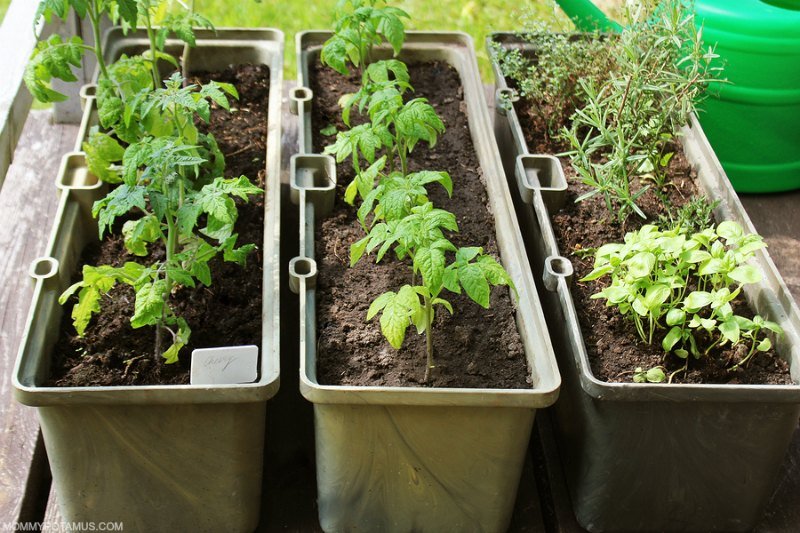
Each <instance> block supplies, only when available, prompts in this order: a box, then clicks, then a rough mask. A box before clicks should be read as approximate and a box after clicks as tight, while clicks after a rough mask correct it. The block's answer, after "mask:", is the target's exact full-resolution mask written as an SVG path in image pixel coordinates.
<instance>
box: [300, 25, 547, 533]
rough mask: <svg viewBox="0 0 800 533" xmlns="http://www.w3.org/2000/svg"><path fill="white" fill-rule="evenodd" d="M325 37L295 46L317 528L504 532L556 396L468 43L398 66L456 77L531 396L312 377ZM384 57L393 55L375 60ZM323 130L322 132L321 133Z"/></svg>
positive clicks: (411, 51)
mask: <svg viewBox="0 0 800 533" xmlns="http://www.w3.org/2000/svg"><path fill="white" fill-rule="evenodd" d="M328 37H330V33H328V32H305V33H302V34H300V35H299V36H298V38H297V49H298V59H299V61H298V63H299V67H298V70H299V85H300V87H298V88H297V89H296V90H295V91H294V93H293V95H292V99H293V101H292V107H293V110H295V111H296V112H297V113H298V114H299V122H300V128H299V130H300V131H299V142H300V152H301V153H300V155H297V156H294V158H293V160H292V173H291V174H292V194H293V199H294V201H295V203H297V204H299V206H300V248H299V249H300V251H301V256H299V257H297V258H295V259H293V260H292V262H291V264H290V265H289V269H290V279H291V284H292V289H293V290H294V291H295V292H297V293H299V295H300V388H301V392H302V394H303V395H304V396H305V397H306V398H307V399H308V400H309V401H311V402H313V403H314V420H315V433H316V458H317V486H318V504H319V517H320V522H321V524H322V528H323V529H324V530H325V531H356V530H358V531H433V532H439V531H503V530H505V529H506V528H507V527H508V523H509V521H510V518H511V513H512V509H513V506H514V501H515V497H516V490H517V486H518V483H519V478H520V473H521V468H522V463H523V461H524V458H525V453H526V450H527V446H528V440H529V437H530V430H531V426H532V424H533V420H534V415H535V413H536V409H538V408H540V407H545V406H548V405H550V404H552V403H553V402H554V401H555V399H556V397H557V395H558V389H559V385H560V377H559V374H558V369H557V367H556V365H555V359H554V357H553V354H552V347H551V344H550V339H549V336H548V334H547V328H546V325H545V321H544V317H543V315H542V311H541V306H540V304H539V299H538V296H537V294H536V289H535V286H534V283H533V279H532V277H531V274H530V267H529V265H528V259H527V257H526V255H525V252H524V247H523V243H522V239H521V236H520V233H519V229H518V226H517V223H516V219H515V217H514V208H513V205H512V203H511V197H510V195H509V191H508V188H507V186H506V183H505V180H504V178H503V169H502V165H501V163H500V160H499V156H498V153H497V147H496V145H495V142H494V137H493V136H492V132H491V123H490V121H489V116H488V113H487V111H486V104H485V99H484V94H483V86H482V85H481V82H480V78H479V77H478V73H477V68H476V62H475V55H474V50H473V47H472V42H471V39H470V38H469V37H468V36H467V35H464V34H460V33H415V32H410V33H408V34H407V39H406V44H405V46H404V48H403V51H402V52H401V54H400V59H402V60H404V61H409V60H412V61H413V60H420V59H426V60H427V59H438V60H444V61H446V62H447V63H449V64H450V65H452V66H453V67H455V68H456V70H457V71H458V72H459V74H460V76H461V81H462V84H463V86H464V100H465V104H466V109H467V114H468V116H469V124H470V129H471V134H472V140H473V143H474V144H475V147H476V150H477V152H478V156H479V160H480V163H481V167H482V168H483V171H484V175H485V177H486V186H487V188H488V193H489V194H488V196H489V198H490V202H491V206H490V208H491V210H492V212H493V213H494V215H495V217H496V223H497V236H498V242H499V246H500V251H501V256H502V260H503V264H504V266H505V267H506V269H508V271H509V273H510V274H511V277H512V278H513V280H514V283H515V284H516V286H517V289H518V291H519V300H518V302H517V304H518V311H517V324H518V327H519V331H520V333H521V336H522V339H523V342H524V344H525V348H526V354H527V358H528V365H529V368H530V369H532V376H533V386H532V388H531V389H525V390H491V389H442V388H423V387H411V388H404V387H353V386H328V385H320V384H319V383H318V382H317V378H316V348H315V346H316V308H315V297H316V294H315V289H314V285H315V279H316V275H317V271H316V263H315V261H314V228H315V224H316V221H317V220H320V219H322V218H324V217H325V216H327V214H328V212H329V211H330V209H331V206H332V205H333V195H334V187H335V179H336V176H335V165H334V163H333V160H332V159H331V158H330V157H329V156H322V155H315V154H310V152H311V131H312V129H311V128H312V124H311V114H310V112H309V110H310V106H311V105H313V96H312V94H311V91H310V90H308V89H306V88H305V87H308V85H309V78H308V71H309V68H308V65H309V64H310V62H311V61H313V60H314V59H315V58H316V57H318V54H319V50H320V48H321V45H322V43H323V42H324V41H325V40H326V39H327V38H328ZM377 53H378V54H379V55H381V56H382V57H384V56H388V51H387V50H385V49H382V50H380V51H378V52H377ZM317 127H318V126H317Z"/></svg>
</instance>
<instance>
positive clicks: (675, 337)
mask: <svg viewBox="0 0 800 533" xmlns="http://www.w3.org/2000/svg"><path fill="white" fill-rule="evenodd" d="M682 338H683V329H681V327H680V326H673V328H672V329H670V330H669V333H667V335H666V336H665V337H664V340H663V341H661V347H662V348H663V349H664V351H666V352H669V351H670V350H672V348H673V347H674V346H675V345H676V344H677V343H678V341H680V340H681V339H682Z"/></svg>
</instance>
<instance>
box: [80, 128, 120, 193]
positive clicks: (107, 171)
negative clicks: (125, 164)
mask: <svg viewBox="0 0 800 533" xmlns="http://www.w3.org/2000/svg"><path fill="white" fill-rule="evenodd" d="M82 148H83V151H84V152H85V153H86V164H87V167H88V168H89V172H91V173H92V174H94V175H95V176H96V177H97V178H98V179H99V180H100V181H103V182H106V183H119V182H121V181H122V178H121V177H120V175H119V172H118V171H116V170H114V169H112V168H111V166H112V163H118V162H120V161H122V157H123V156H124V155H125V149H124V148H123V147H122V145H120V144H119V142H117V140H116V139H114V138H113V137H111V136H110V135H107V134H105V133H101V132H98V131H96V130H95V131H92V132H91V133H90V135H89V140H88V141H86V142H84V143H83V146H82Z"/></svg>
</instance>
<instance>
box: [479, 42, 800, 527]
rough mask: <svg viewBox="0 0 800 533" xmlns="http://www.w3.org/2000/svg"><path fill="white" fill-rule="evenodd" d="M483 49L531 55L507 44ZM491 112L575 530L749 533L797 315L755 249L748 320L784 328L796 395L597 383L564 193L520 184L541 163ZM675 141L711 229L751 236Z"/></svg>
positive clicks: (776, 446)
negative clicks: (556, 225) (720, 223)
mask: <svg viewBox="0 0 800 533" xmlns="http://www.w3.org/2000/svg"><path fill="white" fill-rule="evenodd" d="M490 39H495V40H498V41H499V42H501V43H503V44H504V45H508V46H515V47H522V48H523V49H525V48H527V49H529V50H531V51H532V50H533V47H532V46H531V45H529V44H527V43H525V42H524V41H522V40H521V39H520V38H519V37H517V36H515V35H514V34H494V35H493V36H491V37H490ZM494 71H495V77H496V89H497V91H498V93H497V94H498V98H499V97H501V95H503V93H506V94H505V96H506V97H507V96H508V94H511V95H512V96H513V92H512V93H508V92H507V91H509V87H508V86H507V84H506V81H505V80H504V78H503V76H502V73H501V72H500V70H499V67H498V65H497V63H494ZM496 109H497V114H496V116H495V119H496V120H495V134H496V136H497V140H498V143H499V146H500V147H501V153H502V157H503V163H504V166H505V169H506V175H507V177H508V180H509V183H511V184H514V183H515V182H519V183H520V184H521V185H520V186H519V187H517V186H516V185H514V186H512V189H514V191H513V195H514V201H515V203H516V205H517V208H518V209H517V213H518V216H519V220H520V226H521V227H522V229H523V234H524V235H525V241H526V245H527V246H528V254H529V256H530V258H531V263H532V264H533V267H534V273H535V276H536V278H537V279H538V280H541V281H542V284H543V290H541V292H540V293H541V296H542V302H543V304H544V308H545V313H546V316H547V318H548V324H549V326H550V328H551V329H550V331H551V334H552V339H553V344H554V347H555V349H556V355H557V358H558V362H559V367H560V369H561V371H562V372H563V380H564V383H563V391H564V392H563V393H562V395H561V398H560V399H559V401H558V403H557V404H556V405H555V406H554V409H553V413H554V419H555V426H556V437H557V440H558V444H559V452H560V455H561V458H562V462H563V467H564V471H565V475H566V481H567V485H568V486H569V491H570V496H571V498H572V505H573V508H574V510H575V514H576V516H577V518H578V521H579V522H580V523H581V525H582V526H584V527H585V528H587V529H589V530H590V531H745V530H749V529H751V528H752V527H753V526H754V525H755V524H756V523H757V521H758V520H759V518H760V516H761V513H762V511H763V509H764V506H765V505H766V504H767V501H768V499H769V497H770V495H771V494H772V491H773V489H774V485H775V482H776V480H777V475H778V471H779V468H780V465H781V462H782V460H783V458H784V455H785V453H786V449H787V448H788V445H789V442H790V440H791V436H792V433H793V431H794V429H795V428H796V427H797V423H798V417H800V386H799V385H797V383H798V382H800V342H799V341H800V336H799V335H800V333H799V332H800V312H798V308H797V305H796V304H795V303H794V300H793V299H792V297H791V295H790V294H789V291H788V289H787V287H786V284H785V283H784V282H783V280H782V279H781V277H780V275H779V273H778V271H777V269H776V268H775V265H774V264H773V262H772V260H771V259H770V258H769V256H768V255H767V253H766V252H765V251H764V250H761V251H760V252H759V253H758V256H757V258H756V261H755V263H756V266H757V267H758V268H759V269H760V270H761V271H762V274H763V277H764V280H763V281H762V282H761V283H760V284H758V285H756V286H751V287H748V288H747V289H746V291H745V292H746V296H747V299H748V301H749V302H750V305H751V306H752V307H753V308H754V309H755V311H756V312H758V313H760V314H762V315H764V316H766V317H768V318H769V319H770V320H774V321H776V322H778V323H779V324H780V325H781V326H782V327H783V329H784V331H785V335H784V336H783V337H782V338H780V339H778V343H777V348H778V351H779V353H780V354H781V356H782V357H783V358H785V360H786V361H788V362H789V364H790V365H791V375H792V379H793V381H794V383H795V384H794V385H786V386H768V385H683V384H681V385H664V384H637V383H606V382H603V381H600V380H598V379H596V378H595V377H594V376H593V375H592V372H591V369H590V365H589V360H588V357H587V354H586V347H585V345H584V342H583V337H582V335H581V329H580V326H579V324H578V318H577V315H576V313H575V307H574V302H573V300H572V296H571V294H570V282H571V279H570V276H571V274H572V265H571V263H570V262H569V260H568V259H566V258H564V257H562V256H561V255H560V252H559V250H558V247H557V243H556V240H555V237H554V234H553V229H552V226H551V222H550V211H551V210H553V211H555V210H557V209H558V208H559V206H560V205H561V204H560V203H559V202H562V203H563V190H564V189H565V187H566V183H563V184H557V185H556V186H552V185H553V184H552V183H550V180H547V179H544V180H542V183H539V184H530V183H528V182H527V180H525V179H523V178H521V174H525V168H529V167H531V166H532V165H534V163H535V162H536V161H540V162H541V158H540V157H539V156H533V155H531V154H529V152H528V149H527V146H526V143H525V138H524V136H523V133H522V129H521V126H520V122H519V118H518V116H517V114H516V112H515V110H514V109H508V110H505V109H503V108H502V107H500V106H498V107H497V108H496ZM682 134H683V137H682V141H683V147H684V150H685V152H686V156H687V158H688V160H689V161H690V163H691V164H692V165H693V166H694V167H695V168H696V169H697V174H698V181H699V184H700V187H701V188H702V190H703V191H704V192H705V193H706V195H707V196H708V197H710V198H714V199H719V200H720V201H721V202H720V205H719V207H718V208H717V210H716V211H715V215H716V217H717V219H718V220H735V221H737V222H739V223H740V224H742V226H743V227H744V228H745V230H746V231H750V232H755V228H754V227H753V225H752V223H751V222H750V219H749V218H748V216H747V213H745V211H744V209H743V207H742V205H741V203H740V202H739V199H738V197H737V196H736V193H735V192H734V191H733V189H732V188H731V186H730V183H729V182H728V180H727V178H726V176H725V173H724V171H723V170H722V168H721V166H720V164H719V161H718V160H717V158H716V156H715V155H714V152H713V150H712V149H711V147H710V145H709V144H708V141H707V139H706V137H705V135H704V134H703V131H702V129H701V127H700V125H699V123H698V122H697V120H696V119H695V118H694V117H692V120H691V123H690V124H689V125H688V126H687V127H685V128H683V130H682ZM542 174H543V175H547V172H544V173H542ZM556 174H557V172H556ZM559 196H561V198H559Z"/></svg>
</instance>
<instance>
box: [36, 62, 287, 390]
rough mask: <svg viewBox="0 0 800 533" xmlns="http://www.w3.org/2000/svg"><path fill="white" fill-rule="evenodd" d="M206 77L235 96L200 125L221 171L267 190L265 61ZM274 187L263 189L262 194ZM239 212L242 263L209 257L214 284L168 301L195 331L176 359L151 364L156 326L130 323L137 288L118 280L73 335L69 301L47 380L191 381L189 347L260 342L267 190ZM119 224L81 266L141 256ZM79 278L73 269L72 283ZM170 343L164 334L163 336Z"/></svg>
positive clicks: (62, 383) (87, 382)
mask: <svg viewBox="0 0 800 533" xmlns="http://www.w3.org/2000/svg"><path fill="white" fill-rule="evenodd" d="M209 80H215V81H222V82H227V83H232V84H233V85H234V86H235V87H236V89H237V90H238V92H239V96H240V98H239V100H238V101H232V102H231V107H232V112H231V113H228V112H227V111H225V110H224V109H221V108H218V107H217V106H216V105H212V112H211V121H210V123H209V124H208V125H205V124H198V125H199V127H200V129H201V130H202V131H203V132H206V133H208V132H210V133H212V134H213V135H214V137H215V138H216V140H217V143H218V144H219V147H220V150H221V151H222V153H223V154H224V155H225V161H226V165H227V168H226V171H225V177H238V176H240V175H245V176H247V177H248V178H250V180H251V181H252V182H254V183H255V184H256V185H258V186H259V187H261V188H262V189H263V188H264V184H265V183H266V171H265V166H264V164H265V163H264V161H265V155H266V143H267V108H268V100H269V69H268V67H267V66H265V65H240V66H235V67H229V68H227V69H225V70H223V71H220V72H201V73H197V74H196V77H194V78H192V79H191V80H190V81H191V82H192V83H198V82H206V81H209ZM270 193H272V191H267V194H270ZM237 207H238V209H239V218H238V220H237V222H236V232H237V233H238V234H239V238H238V240H237V245H242V244H246V243H256V246H257V249H256V250H255V251H254V252H253V253H251V254H250V256H249V257H248V258H247V264H246V266H245V267H241V266H239V265H237V264H235V263H226V262H224V261H222V258H221V257H217V258H215V259H213V260H212V261H211V263H210V265H209V266H210V267H211V272H212V284H211V286H209V287H204V286H201V285H200V284H198V287H197V288H195V289H192V288H188V287H181V288H179V289H178V290H176V291H175V292H174V293H173V295H172V301H171V304H172V306H173V309H174V310H175V312H176V313H177V314H178V316H182V317H183V318H185V319H186V321H187V322H188V324H189V327H190V328H191V329H192V334H191V338H190V343H189V345H188V346H186V347H185V348H184V349H183V350H181V355H180V362H178V363H176V364H171V365H166V364H163V363H162V362H161V361H159V362H157V363H156V360H155V358H154V355H153V350H154V340H155V328H154V327H143V328H139V329H133V328H132V327H131V325H130V317H131V316H133V304H134V298H135V295H134V291H133V289H132V288H131V287H130V286H128V285H118V286H117V287H115V288H114V289H112V290H111V291H110V292H109V294H108V296H107V297H104V298H103V299H102V303H101V312H100V313H99V314H97V315H95V316H94V317H93V318H92V321H91V322H90V324H89V327H88V328H87V329H86V333H85V336H84V337H83V338H80V337H78V336H77V335H76V332H75V328H74V327H73V326H72V320H71V318H70V313H71V311H70V310H71V308H72V304H73V303H74V302H75V301H76V297H73V298H72V299H71V301H70V302H68V303H67V305H66V308H65V313H64V318H63V319H62V324H61V334H60V337H59V340H58V342H57V344H56V346H55V348H54V351H53V359H54V360H53V370H52V377H51V379H50V381H49V383H48V385H50V386H53V385H55V386H65V387H66V386H76V387H77V386H103V385H159V384H181V383H188V382H189V373H188V372H189V364H190V359H191V355H190V354H191V352H192V350H193V349H195V348H210V347H216V346H234V345H244V344H255V345H258V346H259V347H260V344H261V300H262V297H261V279H262V250H261V248H262V242H263V235H264V196H263V195H258V196H251V197H250V201H249V203H246V204H245V203H244V202H241V201H240V200H238V199H237ZM119 227H120V225H118V227H117V228H116V231H115V232H114V235H112V236H109V237H107V238H105V239H104V240H103V241H101V242H100V243H98V244H94V245H91V246H88V247H87V248H86V249H85V250H84V252H83V254H82V256H81V261H80V264H79V270H80V267H82V265H84V264H90V265H114V266H120V265H122V264H123V263H125V262H126V261H141V258H137V257H135V256H133V255H131V254H129V253H128V252H127V250H126V249H125V246H124V244H123V240H122V237H121V232H120V231H119ZM159 256H160V257H163V248H162V249H161V250H158V249H154V250H153V252H152V257H153V258H158V257H159ZM79 279H80V276H79V275H78V274H76V275H75V277H74V279H73V281H78V280H79ZM166 342H168V340H167V341H166Z"/></svg>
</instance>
